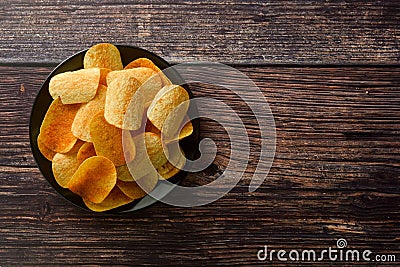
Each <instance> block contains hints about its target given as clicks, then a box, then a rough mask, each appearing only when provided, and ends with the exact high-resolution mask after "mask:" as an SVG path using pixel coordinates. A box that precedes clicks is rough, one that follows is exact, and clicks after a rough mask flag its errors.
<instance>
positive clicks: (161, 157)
mask: <svg viewBox="0 0 400 267" xmlns="http://www.w3.org/2000/svg"><path fill="white" fill-rule="evenodd" d="M145 142H146V150H147V154H148V156H149V159H150V161H151V163H152V164H153V166H154V168H156V169H157V168H159V167H161V166H162V165H164V164H165V163H166V162H167V157H166V156H165V154H164V150H163V147H162V143H161V137H160V135H158V134H155V133H149V132H147V133H145Z"/></svg>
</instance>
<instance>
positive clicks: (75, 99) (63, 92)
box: [49, 68, 100, 104]
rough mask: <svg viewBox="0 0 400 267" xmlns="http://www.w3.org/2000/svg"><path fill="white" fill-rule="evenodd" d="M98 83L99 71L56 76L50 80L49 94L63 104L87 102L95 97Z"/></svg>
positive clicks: (80, 71) (67, 73) (75, 72)
mask: <svg viewBox="0 0 400 267" xmlns="http://www.w3.org/2000/svg"><path fill="white" fill-rule="evenodd" d="M99 82H100V69H98V68H96V69H86V70H85V69H82V70H77V71H68V72H63V73H60V74H57V75H56V76H54V77H53V78H51V80H50V83H49V92H50V95H51V96H52V97H53V99H56V98H57V97H60V98H61V102H62V103H63V104H76V103H86V102H89V101H90V100H91V99H93V97H94V96H95V95H96V92H97V88H98V87H99Z"/></svg>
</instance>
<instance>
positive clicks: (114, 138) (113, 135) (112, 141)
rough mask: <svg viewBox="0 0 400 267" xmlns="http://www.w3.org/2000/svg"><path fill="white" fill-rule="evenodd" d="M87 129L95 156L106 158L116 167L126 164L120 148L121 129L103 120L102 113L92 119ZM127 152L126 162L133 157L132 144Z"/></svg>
mask: <svg viewBox="0 0 400 267" xmlns="http://www.w3.org/2000/svg"><path fill="white" fill-rule="evenodd" d="M89 127H90V135H91V136H92V140H93V145H94V148H95V151H96V154H97V155H98V156H104V157H107V158H108V159H110V160H111V161H112V162H113V163H114V164H115V166H117V167H118V166H121V165H124V164H126V161H125V156H124V150H123V146H122V129H120V128H117V127H115V126H114V125H111V124H109V123H108V122H107V121H106V120H105V118H104V116H103V112H102V111H100V112H99V113H97V114H96V115H95V116H94V117H93V119H92V121H91V122H90V126H89ZM129 152H131V154H130V155H129V157H128V158H127V160H128V162H129V161H131V160H133V158H134V157H135V146H134V143H133V142H132V143H131V146H130V147H129Z"/></svg>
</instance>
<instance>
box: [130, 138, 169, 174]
mask: <svg viewBox="0 0 400 267" xmlns="http://www.w3.org/2000/svg"><path fill="white" fill-rule="evenodd" d="M134 142H135V148H136V156H135V159H134V160H133V161H131V162H129V163H128V164H127V165H128V166H129V169H130V170H133V172H131V175H132V176H133V179H134V180H135V181H137V180H138V179H140V178H141V177H143V176H145V175H147V174H149V173H150V172H151V171H154V169H155V168H158V167H161V166H162V165H164V164H165V163H166V162H167V157H166V156H165V154H164V151H163V147H162V143H161V138H160V136H159V135H157V134H155V133H150V132H146V133H142V134H139V135H137V136H135V137H134ZM147 158H148V159H147ZM127 171H128V170H127ZM127 179H128V178H127ZM127 179H126V180H127Z"/></svg>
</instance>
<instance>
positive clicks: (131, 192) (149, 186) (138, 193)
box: [117, 172, 158, 199]
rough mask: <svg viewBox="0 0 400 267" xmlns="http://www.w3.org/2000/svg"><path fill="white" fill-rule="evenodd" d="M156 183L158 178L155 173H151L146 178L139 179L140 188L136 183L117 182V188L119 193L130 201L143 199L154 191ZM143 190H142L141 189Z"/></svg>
mask: <svg viewBox="0 0 400 267" xmlns="http://www.w3.org/2000/svg"><path fill="white" fill-rule="evenodd" d="M157 182H158V177H157V174H156V173H155V172H151V173H149V174H147V175H146V176H144V177H142V178H140V186H139V185H138V184H137V183H136V182H124V181H122V180H119V179H118V180H117V186H118V188H119V189H121V191H122V192H123V193H124V194H125V195H127V196H128V197H130V198H132V199H138V198H142V197H144V196H145V195H146V194H147V193H146V192H150V191H151V190H153V189H154V187H155V186H156V184H157ZM142 187H143V189H145V190H146V191H145V190H143V189H142Z"/></svg>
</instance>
